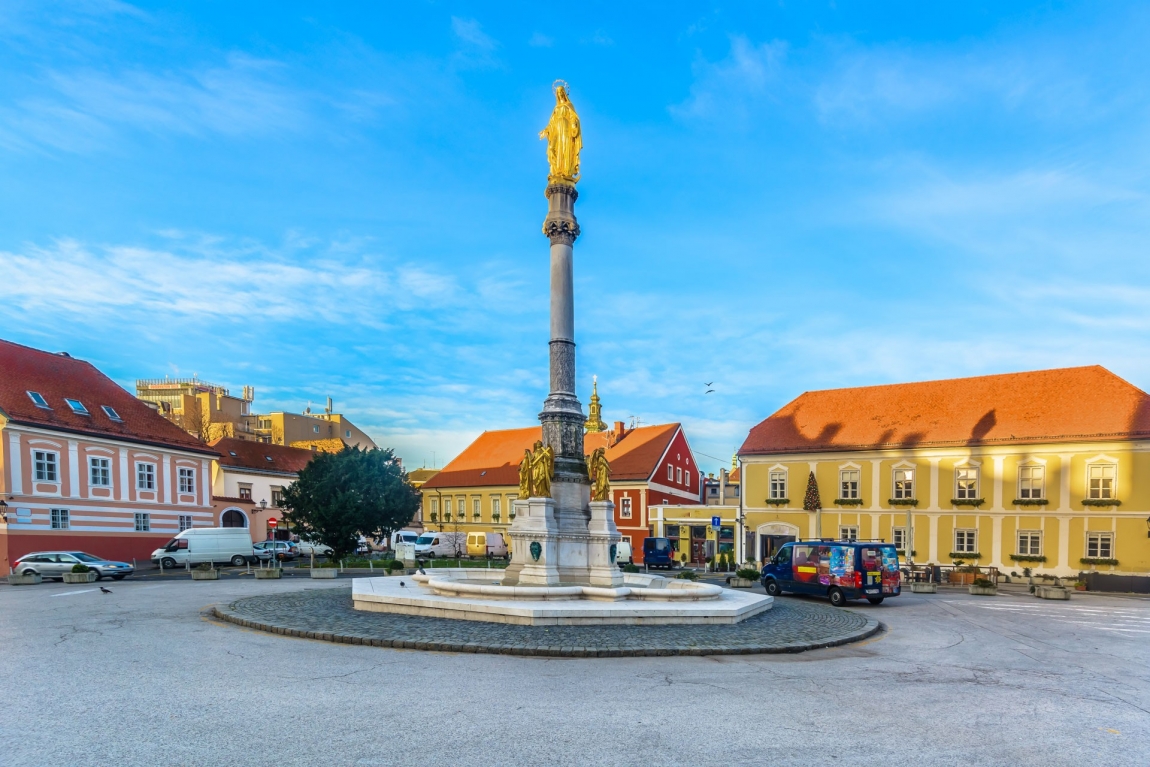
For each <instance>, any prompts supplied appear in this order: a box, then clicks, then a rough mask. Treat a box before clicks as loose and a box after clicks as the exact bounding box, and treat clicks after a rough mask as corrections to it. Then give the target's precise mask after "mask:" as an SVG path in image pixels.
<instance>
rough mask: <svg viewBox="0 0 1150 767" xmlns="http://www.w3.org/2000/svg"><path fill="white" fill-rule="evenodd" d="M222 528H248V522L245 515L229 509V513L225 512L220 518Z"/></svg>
mask: <svg viewBox="0 0 1150 767" xmlns="http://www.w3.org/2000/svg"><path fill="white" fill-rule="evenodd" d="M220 526H221V527H247V526H248V520H247V519H246V518H245V517H244V515H243V514H241V513H240V512H238V511H236V510H235V509H228V510H227V511H225V512H224V515H223V516H222V517H220Z"/></svg>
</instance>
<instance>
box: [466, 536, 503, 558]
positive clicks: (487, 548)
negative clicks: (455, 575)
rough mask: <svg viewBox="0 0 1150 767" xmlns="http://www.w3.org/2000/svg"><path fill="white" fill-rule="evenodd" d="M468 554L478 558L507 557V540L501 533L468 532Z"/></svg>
mask: <svg viewBox="0 0 1150 767" xmlns="http://www.w3.org/2000/svg"><path fill="white" fill-rule="evenodd" d="M467 556H468V557H471V558H478V559H483V558H487V559H507V542H506V541H504V540H503V535H502V534H501V533H468V534H467Z"/></svg>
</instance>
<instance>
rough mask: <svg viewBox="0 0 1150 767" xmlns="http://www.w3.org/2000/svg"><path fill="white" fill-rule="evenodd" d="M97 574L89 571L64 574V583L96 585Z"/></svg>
mask: <svg viewBox="0 0 1150 767" xmlns="http://www.w3.org/2000/svg"><path fill="white" fill-rule="evenodd" d="M95 582H96V572H95V571H94V570H89V571H88V572H86V573H64V583H95Z"/></svg>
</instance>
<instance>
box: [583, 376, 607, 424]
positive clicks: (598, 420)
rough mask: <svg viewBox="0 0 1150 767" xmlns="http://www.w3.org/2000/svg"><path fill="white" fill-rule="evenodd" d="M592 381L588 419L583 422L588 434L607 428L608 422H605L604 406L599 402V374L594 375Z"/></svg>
mask: <svg viewBox="0 0 1150 767" xmlns="http://www.w3.org/2000/svg"><path fill="white" fill-rule="evenodd" d="M591 381H592V383H591V404H590V406H588V408H587V420H586V421H584V422H583V428H584V429H586V430H587V433H588V434H594V433H595V432H600V431H606V430H607V424H605V423H603V406H602V405H600V404H599V376H592V377H591Z"/></svg>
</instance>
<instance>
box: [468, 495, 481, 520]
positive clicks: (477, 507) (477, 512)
mask: <svg viewBox="0 0 1150 767" xmlns="http://www.w3.org/2000/svg"><path fill="white" fill-rule="evenodd" d="M482 508H483V507H482V506H481V504H480V500H479V499H478V498H472V499H471V516H472V517H473V518H475V519H482V518H483V511H482Z"/></svg>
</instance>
